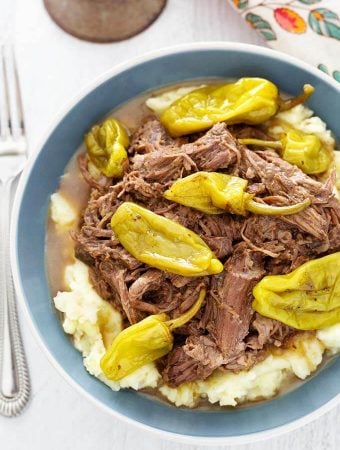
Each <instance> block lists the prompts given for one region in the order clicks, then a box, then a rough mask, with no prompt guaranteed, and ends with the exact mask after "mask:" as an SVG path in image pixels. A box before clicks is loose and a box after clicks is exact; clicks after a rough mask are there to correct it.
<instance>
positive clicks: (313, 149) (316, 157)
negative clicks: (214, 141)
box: [239, 128, 332, 175]
mask: <svg viewBox="0 0 340 450" xmlns="http://www.w3.org/2000/svg"><path fill="white" fill-rule="evenodd" d="M239 142H240V144H244V145H257V146H262V147H269V148H274V149H278V150H279V151H280V153H281V156H282V158H283V159H284V160H285V161H288V162H289V163H291V164H295V165H296V166H298V167H299V168H300V169H301V170H302V171H303V172H305V173H307V174H310V175H311V174H318V173H322V172H325V171H326V170H328V168H329V166H330V164H331V161H332V158H331V155H330V152H329V151H328V149H327V148H325V147H324V146H323V145H322V143H321V141H320V139H319V138H318V137H317V136H316V135H315V134H306V133H303V132H302V131H298V130H296V129H294V128H290V129H288V130H287V131H286V133H284V134H283V137H282V138H281V140H280V141H264V140H261V139H252V138H249V139H247V138H246V139H239Z"/></svg>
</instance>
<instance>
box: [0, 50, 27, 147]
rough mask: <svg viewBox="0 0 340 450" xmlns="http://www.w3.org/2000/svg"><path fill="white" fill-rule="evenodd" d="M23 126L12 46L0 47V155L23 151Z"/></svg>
mask: <svg viewBox="0 0 340 450" xmlns="http://www.w3.org/2000/svg"><path fill="white" fill-rule="evenodd" d="M25 150H26V145H25V126H24V115H23V107H22V100H21V93H20V85H19V77H18V71H17V66H16V61H15V56H14V51H13V48H12V47H11V46H9V45H2V46H1V47H0V155H4V154H6V155H11V154H20V153H25Z"/></svg>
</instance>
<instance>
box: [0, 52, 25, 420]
mask: <svg viewBox="0 0 340 450" xmlns="http://www.w3.org/2000/svg"><path fill="white" fill-rule="evenodd" d="M0 51H1V54H0V108H1V109H0V201H1V209H0V414H2V415H5V416H9V417H11V416H16V415H18V414H20V412H21V411H22V409H23V408H24V406H25V405H26V403H27V401H28V399H29V395H30V381H29V374H28V368H27V363H26V357H25V352H24V347H23V343H22V339H21V334H20V328H19V321H18V313H17V307H16V297H15V291H14V286H13V280H12V273H11V265H10V252H9V225H10V206H11V205H10V202H11V188H12V184H13V181H14V180H15V179H16V177H17V176H18V175H19V174H20V173H21V171H22V169H23V168H24V165H25V162H26V156H27V141H26V137H25V127H24V117H23V109H22V102H21V95H20V87H19V78H18V72H17V68H16V63H15V59H14V52H13V49H12V47H10V46H4V45H3V46H1V48H0Z"/></svg>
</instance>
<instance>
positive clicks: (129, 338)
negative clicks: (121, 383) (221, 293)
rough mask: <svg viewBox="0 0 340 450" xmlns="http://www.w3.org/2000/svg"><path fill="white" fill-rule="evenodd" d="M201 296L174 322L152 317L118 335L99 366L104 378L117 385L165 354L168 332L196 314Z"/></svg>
mask: <svg viewBox="0 0 340 450" xmlns="http://www.w3.org/2000/svg"><path fill="white" fill-rule="evenodd" d="M205 294H206V290H205V289H204V288H203V289H201V291H200V294H199V296H198V299H197V300H196V302H195V303H194V305H193V306H192V307H191V308H190V309H189V310H188V311H187V312H185V313H184V314H183V315H182V316H180V317H177V318H176V319H172V320H169V318H168V316H167V315H166V314H156V315H152V316H149V317H147V318H145V319H143V320H141V321H140V322H138V323H136V324H134V325H131V326H130V327H128V328H125V330H123V331H122V332H120V333H119V335H118V336H117V337H116V338H115V339H114V341H113V342H112V344H111V346H110V348H109V349H108V350H107V352H106V353H105V355H104V356H103V358H102V359H101V362H100V366H101V368H102V370H103V372H104V374H105V375H106V377H107V378H109V379H110V380H114V381H118V380H120V379H121V378H124V377H126V376H127V375H129V374H130V373H132V372H134V371H135V370H136V369H138V368H139V367H142V366H144V365H145V364H148V363H150V362H152V361H155V360H156V359H158V358H161V357H162V356H164V355H166V354H167V353H169V352H170V351H171V350H172V347H173V336H172V333H171V331H172V330H173V329H175V328H178V327H180V326H182V325H184V324H185V323H186V322H188V321H189V320H190V319H191V318H192V317H194V316H195V315H196V314H197V312H198V310H199V309H200V307H201V306H202V303H203V300H204V298H205Z"/></svg>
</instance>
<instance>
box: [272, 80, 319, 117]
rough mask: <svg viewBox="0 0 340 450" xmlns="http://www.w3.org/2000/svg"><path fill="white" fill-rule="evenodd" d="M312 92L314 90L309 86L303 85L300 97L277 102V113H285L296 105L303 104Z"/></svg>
mask: <svg viewBox="0 0 340 450" xmlns="http://www.w3.org/2000/svg"><path fill="white" fill-rule="evenodd" d="M314 90H315V89H314V87H313V86H312V85H311V84H305V85H304V86H303V92H302V93H301V94H300V95H297V96H296V97H293V98H288V99H286V100H283V99H282V98H281V99H280V101H279V111H287V110H288V109H292V108H293V107H294V106H296V105H300V104H301V103H304V102H305V101H306V100H308V98H309V97H310V96H311V95H312V94H313V92H314Z"/></svg>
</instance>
